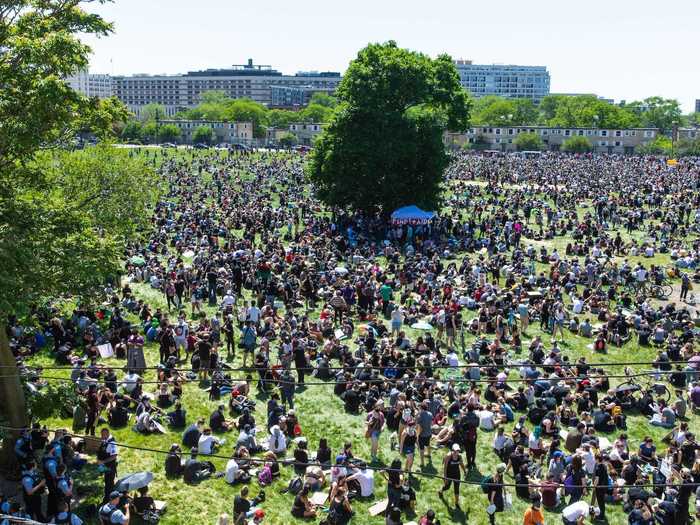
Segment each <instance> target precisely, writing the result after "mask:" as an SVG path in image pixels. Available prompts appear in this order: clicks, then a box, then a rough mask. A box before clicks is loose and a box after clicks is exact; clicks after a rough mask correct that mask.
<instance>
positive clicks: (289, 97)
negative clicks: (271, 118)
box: [270, 86, 335, 108]
mask: <svg viewBox="0 0 700 525" xmlns="http://www.w3.org/2000/svg"><path fill="white" fill-rule="evenodd" d="M314 93H325V94H327V95H332V94H333V93H335V86H334V87H330V88H317V87H314V86H270V107H274V108H296V107H301V106H307V105H308V104H309V101H310V100H311V97H312V96H313V94H314Z"/></svg>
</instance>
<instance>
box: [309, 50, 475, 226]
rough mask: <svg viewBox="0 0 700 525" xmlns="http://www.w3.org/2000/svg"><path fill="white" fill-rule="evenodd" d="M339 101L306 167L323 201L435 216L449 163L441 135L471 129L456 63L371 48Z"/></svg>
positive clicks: (351, 70)
mask: <svg viewBox="0 0 700 525" xmlns="http://www.w3.org/2000/svg"><path fill="white" fill-rule="evenodd" d="M336 95H337V97H338V99H339V100H340V105H339V106H338V108H336V110H335V112H334V114H333V117H332V118H331V121H330V123H329V124H328V126H327V127H326V128H325V130H324V132H323V133H322V134H321V135H320V137H319V139H318V140H317V141H316V143H315V148H314V150H313V153H312V156H311V162H310V164H309V166H308V173H309V176H310V179H311V181H312V182H313V183H314V184H315V185H316V189H317V192H318V195H319V197H320V198H321V199H322V200H323V201H325V202H326V203H327V204H329V205H331V206H337V207H343V208H346V207H351V208H355V209H361V210H364V211H367V212H381V213H383V214H384V215H386V214H388V213H391V211H393V210H394V209H395V208H397V207H399V206H402V205H406V204H412V203H413V204H417V205H419V206H422V207H425V208H429V209H434V208H435V207H436V206H437V205H438V203H439V200H440V199H439V198H440V186H441V182H442V180H443V172H444V169H445V167H446V166H447V163H448V158H447V155H446V153H445V147H444V145H443V142H442V135H443V132H444V130H445V129H450V130H453V131H462V130H464V129H466V128H467V127H468V125H469V111H470V106H471V103H470V100H469V97H468V95H467V93H466V91H464V89H463V88H462V87H461V85H460V83H459V76H458V74H457V71H456V69H455V67H454V64H453V62H452V59H451V58H450V57H449V56H448V55H441V56H439V57H438V58H436V59H434V60H432V59H430V58H429V57H427V56H426V55H423V54H421V53H416V52H412V51H409V50H407V49H401V48H399V47H398V46H397V45H396V43H395V42H393V41H390V42H388V43H385V44H370V45H368V46H367V47H366V48H364V49H362V50H361V51H360V52H359V53H358V55H357V58H356V59H355V60H353V61H352V62H351V63H350V66H349V67H348V70H347V72H346V75H345V76H344V78H343V80H342V82H341V83H340V86H339V87H338V90H337V93H336Z"/></svg>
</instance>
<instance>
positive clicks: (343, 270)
mask: <svg viewBox="0 0 700 525" xmlns="http://www.w3.org/2000/svg"><path fill="white" fill-rule="evenodd" d="M334 271H335V273H339V274H340V275H345V274H346V273H348V269H347V268H345V267H344V266H336V268H335V270H334Z"/></svg>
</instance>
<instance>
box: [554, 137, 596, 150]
mask: <svg viewBox="0 0 700 525" xmlns="http://www.w3.org/2000/svg"><path fill="white" fill-rule="evenodd" d="M561 149H562V151H566V152H567V153H588V152H589V151H593V144H591V141H590V140H588V137H571V138H568V139H566V140H565V141H564V143H563V144H562V145H561Z"/></svg>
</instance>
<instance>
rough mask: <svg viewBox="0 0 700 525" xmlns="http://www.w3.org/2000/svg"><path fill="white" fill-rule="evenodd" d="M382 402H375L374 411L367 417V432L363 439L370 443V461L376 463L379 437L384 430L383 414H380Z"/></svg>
mask: <svg viewBox="0 0 700 525" xmlns="http://www.w3.org/2000/svg"><path fill="white" fill-rule="evenodd" d="M382 408H383V406H382V402H381V401H377V403H376V404H375V405H374V410H372V412H370V414H369V416H367V431H366V432H365V437H367V438H369V440H370V442H371V443H372V449H371V454H372V461H375V462H376V461H377V450H378V449H379V436H381V434H382V429H383V428H384V413H383V412H382Z"/></svg>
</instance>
